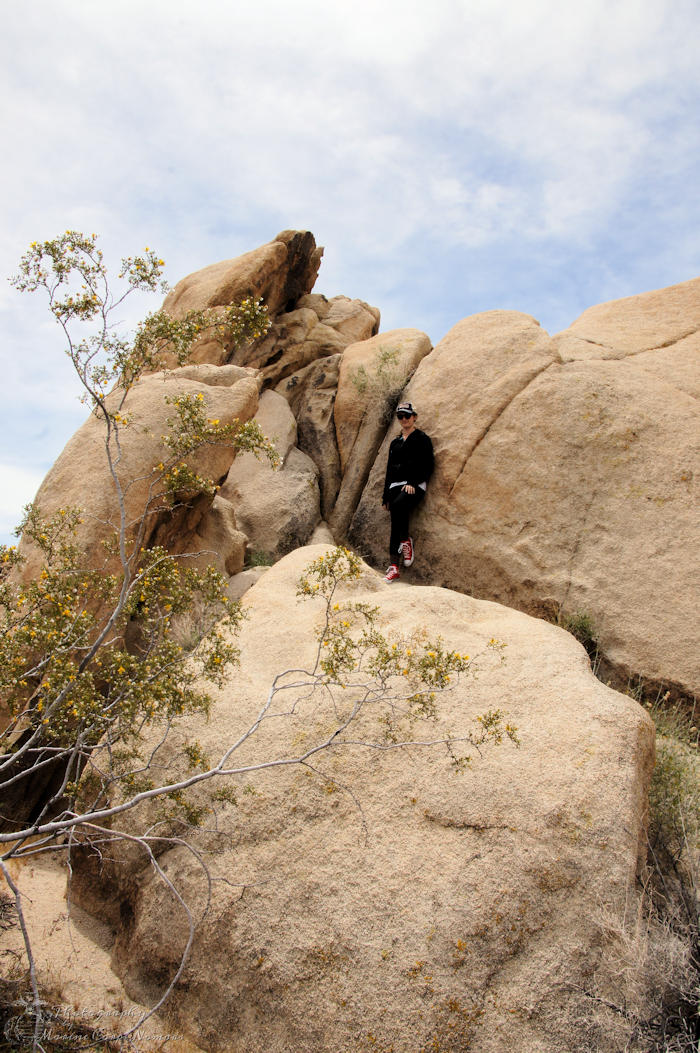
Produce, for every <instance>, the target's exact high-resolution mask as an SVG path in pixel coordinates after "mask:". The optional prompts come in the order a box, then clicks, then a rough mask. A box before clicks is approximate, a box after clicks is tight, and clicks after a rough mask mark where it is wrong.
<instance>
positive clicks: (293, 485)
mask: <svg viewBox="0 0 700 1053" xmlns="http://www.w3.org/2000/svg"><path fill="white" fill-rule="evenodd" d="M255 420H256V421H257V422H258V424H259V425H260V427H261V428H262V430H263V432H264V433H265V434H266V435H267V436H268V438H270V439H273V440H275V445H276V447H277V451H278V453H279V455H280V459H281V461H282V466H281V468H280V469H279V470H277V471H273V469H272V468H271V467H270V465H269V464H268V463H267V462H266V461H261V460H257V459H256V458H255V457H254V456H253V454H249V453H246V454H242V455H240V456H239V457H237V458H236V460H235V462H234V464H233V466H232V468H231V470H230V472H229V473H228V476H227V478H226V481H225V482H224V484H223V485H222V488H221V496H222V497H223V498H225V499H226V500H227V501H229V502H230V503H231V505H232V506H233V507H234V508H235V514H236V522H237V524H238V526H239V528H240V529H241V530H242V531H243V532H244V533H245V535H246V536H247V538H248V545H249V547H250V549H251V550H252V551H255V552H259V553H263V554H264V555H265V556H268V557H269V558H271V559H273V560H274V559H279V558H280V556H283V555H285V554H286V553H287V552H291V550H292V549H293V548H298V547H299V546H300V545H305V544H306V542H307V541H308V540H309V538H310V537H311V534H312V533H313V530H314V527H315V526H316V524H317V523H318V522H319V520H320V518H321V512H320V496H319V489H318V472H317V469H316V466H315V465H314V463H313V461H312V460H311V458H310V457H307V456H306V454H305V453H302V452H301V451H300V450H298V449H297V448H296V446H295V445H294V444H295V441H296V422H295V420H294V415H293V414H292V412H291V410H290V408H289V405H288V403H287V401H286V399H285V398H283V397H282V395H279V394H277V392H275V391H266V392H263V394H262V396H261V398H260V408H259V410H258V412H257V413H256V415H255Z"/></svg>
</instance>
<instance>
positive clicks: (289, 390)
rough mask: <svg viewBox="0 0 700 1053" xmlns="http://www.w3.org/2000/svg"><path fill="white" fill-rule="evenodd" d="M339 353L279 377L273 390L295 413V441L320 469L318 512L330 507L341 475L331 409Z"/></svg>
mask: <svg viewBox="0 0 700 1053" xmlns="http://www.w3.org/2000/svg"><path fill="white" fill-rule="evenodd" d="M340 358H341V355H340V354H337V355H331V356H329V357H328V358H322V359H320V360H319V361H318V362H312V363H311V365H308V366H305V367H304V368H303V369H300V370H299V372H298V373H292V374H291V376H289V377H287V378H286V379H285V380H281V381H280V382H279V384H278V385H277V387H276V388H275V391H277V392H279V393H280V395H284V397H285V398H286V399H287V402H288V403H289V406H290V408H291V410H292V412H293V414H294V416H295V417H296V422H297V444H298V446H299V449H300V450H302V451H303V452H304V453H306V454H308V456H309V457H311V459H312V460H313V462H314V464H315V465H316V467H317V469H318V472H319V487H320V490H321V513H322V515H323V516H324V518H325V519H327V518H328V517H329V516H330V514H331V512H332V511H333V506H334V505H335V501H336V498H337V496H338V491H339V490H340V484H341V481H342V476H341V472H340V455H339V454H338V444H337V442H336V438H335V426H334V422H333V409H334V406H335V393H336V390H337V388H338V373H339V369H340Z"/></svg>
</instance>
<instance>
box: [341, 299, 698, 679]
mask: <svg viewBox="0 0 700 1053" xmlns="http://www.w3.org/2000/svg"><path fill="white" fill-rule="evenodd" d="M666 292H667V291H666V290H661V291H660V292H658V293H654V294H646V295H645V296H642V297H633V298H632V299H631V300H629V301H628V300H624V301H619V302H618V303H617V304H607V305H602V306H601V307H600V308H594V309H592V310H591V311H590V312H586V313H585V314H584V315H583V316H582V317H581V319H579V320H578V322H576V323H575V324H574V326H572V327H571V329H570V330H567V331H566V332H565V333H563V334H559V336H558V337H556V338H554V339H552V338H550V337H549V336H548V335H547V334H546V333H545V332H544V331H543V330H542V329H541V328H540V327H539V326H538V325H537V323H536V322H535V321H534V320H533V319H531V318H530V317H529V316H526V315H521V314H518V313H516V312H504V311H492V312H487V313H485V314H481V315H475V316H474V317H472V318H467V319H465V320H464V321H462V322H460V323H459V324H458V325H457V326H455V327H454V328H453V329H452V330H451V331H450V333H448V334H447V336H446V337H445V338H444V339H443V340H442V341H441V342H440V343H439V344H438V346H437V347H436V348H435V350H434V351H433V352H432V353H431V354H430V355H429V356H428V357H427V358H425V359H424V360H423V361H422V362H421V364H420V366H419V368H418V370H417V372H416V374H415V377H414V378H413V380H412V381H411V383H410V385H409V386H408V388H407V390H406V393H405V395H406V397H409V398H411V399H412V400H413V402H414V403H415V404H416V405H417V406H418V408H419V410H420V414H421V415H420V425H421V427H423V428H424V430H426V431H427V432H428V433H429V434H430V435H431V436H432V438H433V441H434V444H435V450H436V471H435V476H434V478H433V480H432V482H431V485H430V487H429V489H428V495H427V497H426V500H425V502H424V504H423V506H422V508H421V509H420V511H419V512H418V513H417V515H416V517H415V533H414V536H415V540H416V543H417V558H416V563H415V565H414V569H413V571H412V573H413V574H414V575H415V577H416V579H417V580H421V581H430V582H438V583H443V582H444V583H445V584H449V585H450V586H451V587H452V588H458V589H461V590H464V591H468V592H470V593H473V594H474V595H478V596H483V597H488V598H490V599H495V600H498V601H500V602H503V603H507V604H509V605H512V606H515V607H519V608H521V609H525V610H528V611H531V612H534V613H544V614H549V615H550V616H551V615H554V614H556V613H557V612H558V611H560V610H563V611H564V612H567V613H576V612H585V613H587V614H588V615H589V617H590V618H591V619H592V621H593V624H594V626H595V629H596V631H597V633H598V637H599V642H600V645H601V647H602V650H603V651H604V653H605V655H606V656H607V658H608V659H609V661H610V663H611V666H612V670H613V671H614V672H616V674H617V675H618V677H620V678H622V679H623V680H624V679H625V678H626V677H627V675H628V674H629V675H632V674H637V675H641V676H642V677H644V678H646V679H647V680H649V681H650V682H652V683H658V682H665V683H668V684H671V685H677V686H678V687H679V688H680V689H681V690H684V691H687V692H690V693H697V691H698V690H699V689H700V667H699V666H698V662H697V655H698V653H699V652H700V646H699V644H700V641H699V639H698V622H697V618H696V616H695V615H696V612H695V607H696V604H697V600H696V597H697V595H698V589H699V587H700V572H699V568H698V552H700V519H699V517H698V515H697V508H698V497H697V479H698V463H699V454H700V425H699V421H698V410H697V388H698V365H697V363H698V354H697V352H698V349H700V344H698V343H697V341H698V340H699V339H700V338H699V337H698V334H697V333H696V334H695V335H693V334H689V329H691V328H692V327H693V326H697V327H699V328H700V320H699V319H700V280H698V281H696V282H690V283H687V286H681V287H678V286H677V287H673V288H672V289H671V290H668V298H667V297H666V295H665V293H666ZM667 301H668V302H667ZM665 305H666V306H667V307H668V313H667V315H666V314H665V313H664V312H665ZM693 305H694V306H693ZM652 306H653V316H651V317H650V314H651V307H652ZM637 322H638V323H639V327H640V328H639V331H638V332H637V335H636V336H634V337H633V336H632V335H631V331H634V326H635V325H636V324H637ZM616 327H617V328H616ZM616 334H617V335H616ZM674 339H675V340H677V341H678V342H677V343H674V342H673V341H674ZM594 340H600V341H604V342H605V343H604V346H603V345H602V344H601V345H598V344H595V343H593V342H592V341H594ZM656 341H663V342H664V345H665V346H657V347H655V348H654V347H650V344H651V345H653V344H654V343H655V342H656ZM643 348H646V350H643ZM667 363H668V365H667ZM389 439H390V435H387V438H386V439H385V443H384V445H383V447H382V450H381V451H380V453H379V456H378V458H377V461H376V463H375V466H374V468H373V470H372V473H371V475H370V478H369V482H368V485H367V487H366V488H365V491H364V494H363V496H362V500H361V502H360V505H359V507H358V510H357V513H356V515H355V518H354V520H353V524H352V526H351V530H350V537H351V540H352V541H353V542H354V543H355V544H356V545H358V546H359V547H360V549H361V551H362V552H366V553H371V554H372V556H373V558H374V559H375V560H377V562H380V561H381V559H382V558H383V549H384V544H385V540H386V534H387V530H388V523H387V516H386V513H384V512H383V511H382V509H381V507H380V499H381V486H382V481H383V471H384V465H385V463H386V449H387V446H388V442H389Z"/></svg>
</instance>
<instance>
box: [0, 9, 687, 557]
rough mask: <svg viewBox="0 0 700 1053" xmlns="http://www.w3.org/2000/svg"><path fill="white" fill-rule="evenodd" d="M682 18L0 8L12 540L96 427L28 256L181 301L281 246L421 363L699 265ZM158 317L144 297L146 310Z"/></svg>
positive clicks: (0, 459) (677, 278)
mask: <svg viewBox="0 0 700 1053" xmlns="http://www.w3.org/2000/svg"><path fill="white" fill-rule="evenodd" d="M699 40H700V6H698V4H697V2H696V0H580V2H579V3H577V4H562V3H561V2H554V0H431V2H430V4H428V3H425V2H421V3H417V2H414V0H401V2H395V0H372V2H369V0H354V2H353V3H352V5H351V4H349V3H346V2H344V0H335V3H334V2H332V0H330V2H329V0H324V2H321V0H296V2H295V3H291V4H290V3H288V2H282V0H257V3H256V4H250V3H242V2H240V0H197V3H196V4H195V3H194V2H193V0H189V2H185V0H146V2H144V0H119V2H113V3H107V2H99V3H96V2H95V0H32V2H31V3H28V4H16V3H15V4H10V3H6V4H4V5H3V6H2V9H1V10H0V89H1V90H0V99H2V103H1V104H0V106H1V109H0V114H1V115H2V116H1V121H2V125H1V128H2V146H3V148H2V151H1V155H2V156H1V159H0V210H1V212H2V221H1V222H0V356H1V368H2V373H3V376H4V378H5V379H4V382H3V383H2V385H0V399H1V400H2V405H1V411H2V422H3V425H2V429H1V439H0V542H2V541H5V542H7V541H9V540H12V539H11V538H10V531H11V530H12V528H13V527H14V526H15V525H16V524H17V523H18V522H19V519H20V517H21V512H22V507H23V505H24V504H25V503H26V502H27V501H29V500H31V499H32V497H33V496H34V493H35V491H36V489H37V487H38V485H39V483H40V482H41V479H42V478H43V476H44V475H45V474H46V472H47V470H48V469H49V467H50V466H51V464H52V463H53V461H54V460H55V459H56V457H57V456H58V454H59V453H60V451H61V449H62V448H63V446H64V445H65V443H66V441H67V440H68V439H69V438H70V436H71V435H72V434H73V432H74V431H75V430H76V429H77V428H78V427H79V425H80V424H81V422H82V421H83V420H84V418H85V413H86V410H85V407H84V406H83V405H82V404H81V403H80V402H79V399H78V396H79V386H78V382H77V380H76V378H75V377H74V376H73V374H72V372H71V367H70V364H69V362H68V360H67V359H66V357H65V355H64V354H63V344H62V342H61V336H60V332H59V330H58V327H57V326H56V324H55V322H54V321H53V319H52V318H51V316H50V315H49V313H48V311H47V308H46V304H45V302H42V301H41V299H40V297H39V294H33V295H29V294H21V293H19V292H18V291H17V290H16V289H14V288H13V287H12V286H11V285H10V284H9V282H8V280H7V279H9V277H10V276H11V275H12V274H13V273H15V272H16V269H17V265H18V261H19V259H20V257H21V256H22V254H23V252H24V251H25V250H26V249H27V247H28V246H29V244H30V243H31V242H32V241H34V240H39V241H43V240H46V239H49V238H52V237H54V236H56V235H57V234H59V233H61V232H62V231H64V230H66V229H69V228H70V229H77V230H83V231H86V232H90V233H92V232H95V233H97V234H99V235H100V245H101V248H102V249H103V251H104V253H105V256H106V258H107V261H108V262H110V261H111V262H112V263H113V264H114V267H115V270H116V269H118V266H119V262H120V260H121V258H122V257H123V256H126V255H132V254H134V253H136V252H138V251H140V250H142V249H143V248H144V247H145V246H146V245H148V246H151V247H152V248H154V249H155V250H156V251H157V252H158V253H159V255H160V256H162V257H163V258H164V259H165V261H166V274H167V277H168V279H169V280H170V282H171V284H175V282H177V281H178V280H179V279H180V278H182V277H184V276H185V275H187V274H189V273H191V272H192V271H195V270H197V269H199V268H200V267H204V266H206V265H207V264H209V263H214V262H216V261H218V260H222V259H228V258H231V257H234V256H237V255H240V254H241V253H243V252H247V251H248V250H250V249H253V248H255V247H256V246H258V245H261V244H263V243H265V242H267V241H270V240H271V239H272V238H274V237H275V235H276V234H277V233H278V232H279V231H281V230H284V229H287V228H294V229H300V230H311V231H312V232H313V233H314V235H315V237H316V241H317V242H318V243H319V244H321V245H323V246H324V247H325V255H324V260H323V264H322V267H321V271H320V274H319V277H318V280H317V282H316V286H315V291H317V292H322V293H325V294H326V295H327V296H335V295H337V294H344V295H346V296H350V297H353V298H359V299H362V300H366V301H367V302H369V303H371V304H373V305H375V306H377V307H379V308H380V310H381V312H382V325H381V328H382V330H383V331H386V330H388V329H393V328H397V327H404V326H411V327H416V328H418V329H422V330H424V331H425V332H426V333H427V334H428V335H429V337H430V338H431V340H432V342H433V344H436V343H437V342H438V341H439V340H440V339H441V338H442V337H443V336H444V335H445V333H447V332H448V331H449V329H450V328H451V327H452V326H453V325H455V324H456V323H457V322H458V321H460V319H462V318H464V317H466V316H468V315H471V314H474V313H476V312H479V311H485V310H494V309H514V310H519V311H524V312H526V313H527V314H530V315H533V316H534V317H535V318H536V319H537V320H538V321H539V322H540V324H541V325H542V326H543V327H544V328H545V329H546V330H547V331H548V332H550V333H556V332H558V331H560V330H561V329H565V328H567V327H568V326H569V325H570V324H571V322H573V321H574V319H575V318H577V317H578V315H579V314H581V312H582V311H584V310H585V309H586V308H587V307H589V306H591V305H593V304H596V303H600V302H603V301H606V300H612V299H617V298H620V297H624V296H630V295H634V294H636V293H640V292H644V291H647V290H649V289H657V288H662V287H664V286H666V285H671V284H674V283H676V282H682V281H686V280H688V279H690V278H693V277H696V276H698V274H700V179H699V178H698V173H699V172H700V135H699V131H700V128H699V124H700V54H699V51H700V48H699V45H698V41H699ZM157 306H158V301H157V300H155V301H154V300H150V301H145V300H144V302H143V303H142V304H139V305H138V306H137V307H135V308H134V310H135V311H137V312H138V313H136V314H135V315H134V317H133V318H130V317H127V318H125V320H124V321H125V324H128V323H133V322H135V321H136V320H137V318H138V316H139V315H140V314H141V313H145V312H146V311H147V310H152V309H154V308H156V307H157Z"/></svg>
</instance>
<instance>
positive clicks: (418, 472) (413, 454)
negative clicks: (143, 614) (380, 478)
mask: <svg viewBox="0 0 700 1053" xmlns="http://www.w3.org/2000/svg"><path fill="white" fill-rule="evenodd" d="M432 473H433V444H432V442H431V441H430V439H429V438H428V436H427V435H426V434H425V432H424V431H421V430H420V428H415V429H414V430H413V431H412V432H411V434H410V435H409V436H408V438H407V439H404V438H402V436H401V435H397V436H396V438H395V439H392V442H391V445H390V447H389V458H388V460H387V465H386V478H385V479H384V493H383V494H382V504H386V503H387V501H388V500H389V487H390V486H391V484H392V483H403V482H406V483H409V484H410V485H411V486H414V487H416V489H417V488H418V487H419V486H420V484H421V483H427V481H428V479H429V478H430V476H431V475H432Z"/></svg>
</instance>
